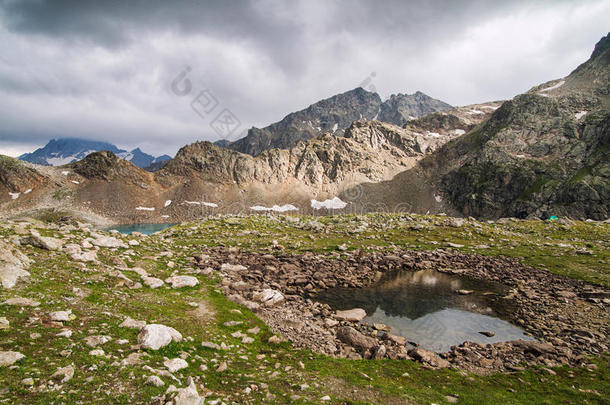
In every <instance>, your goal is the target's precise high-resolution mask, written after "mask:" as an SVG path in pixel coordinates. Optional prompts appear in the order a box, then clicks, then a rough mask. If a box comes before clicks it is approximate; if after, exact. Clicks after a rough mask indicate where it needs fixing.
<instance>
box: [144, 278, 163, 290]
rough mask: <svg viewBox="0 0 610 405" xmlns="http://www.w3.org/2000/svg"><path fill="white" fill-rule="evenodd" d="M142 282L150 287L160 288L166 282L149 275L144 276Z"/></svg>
mask: <svg viewBox="0 0 610 405" xmlns="http://www.w3.org/2000/svg"><path fill="white" fill-rule="evenodd" d="M142 282H143V283H144V284H146V285H147V286H149V287H150V288H159V287H162V286H163V284H165V283H164V282H163V280H161V279H160V278H156V277H148V276H142Z"/></svg>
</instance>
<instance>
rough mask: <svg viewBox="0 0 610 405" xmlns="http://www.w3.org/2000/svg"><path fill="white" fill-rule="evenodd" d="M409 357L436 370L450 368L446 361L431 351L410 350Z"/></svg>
mask: <svg viewBox="0 0 610 405" xmlns="http://www.w3.org/2000/svg"><path fill="white" fill-rule="evenodd" d="M408 353H409V356H411V358H413V359H414V360H416V361H419V362H420V363H424V364H427V365H429V366H432V367H435V368H444V367H449V365H450V364H449V362H448V361H447V360H445V359H441V358H440V357H439V356H438V355H437V354H436V353H434V352H431V351H429V350H424V349H420V348H415V349H411V350H409V352H408Z"/></svg>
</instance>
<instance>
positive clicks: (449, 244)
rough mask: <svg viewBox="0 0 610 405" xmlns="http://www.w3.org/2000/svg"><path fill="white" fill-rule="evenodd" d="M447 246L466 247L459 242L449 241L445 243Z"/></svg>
mask: <svg viewBox="0 0 610 405" xmlns="http://www.w3.org/2000/svg"><path fill="white" fill-rule="evenodd" d="M445 246H447V247H451V248H463V247H464V245H460V244H459V243H453V242H447V243H445Z"/></svg>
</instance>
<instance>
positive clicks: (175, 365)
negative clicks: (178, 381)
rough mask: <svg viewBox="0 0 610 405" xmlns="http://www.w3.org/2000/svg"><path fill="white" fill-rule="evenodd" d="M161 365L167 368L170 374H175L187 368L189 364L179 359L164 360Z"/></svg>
mask: <svg viewBox="0 0 610 405" xmlns="http://www.w3.org/2000/svg"><path fill="white" fill-rule="evenodd" d="M163 365H164V366H165V367H167V369H168V370H169V372H170V373H175V372H176V371H179V370H182V369H184V368H187V367H188V366H189V364H188V363H187V362H186V361H185V360H183V359H181V358H175V359H170V360H165V361H164V362H163Z"/></svg>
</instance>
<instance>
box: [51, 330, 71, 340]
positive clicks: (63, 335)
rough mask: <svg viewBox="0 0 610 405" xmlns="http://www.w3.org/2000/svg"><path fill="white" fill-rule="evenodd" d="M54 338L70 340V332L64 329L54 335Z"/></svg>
mask: <svg viewBox="0 0 610 405" xmlns="http://www.w3.org/2000/svg"><path fill="white" fill-rule="evenodd" d="M55 336H57V337H65V338H68V339H69V338H71V337H72V331H71V330H70V329H64V330H62V331H61V332H59V333H58V334H56V335H55Z"/></svg>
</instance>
